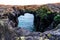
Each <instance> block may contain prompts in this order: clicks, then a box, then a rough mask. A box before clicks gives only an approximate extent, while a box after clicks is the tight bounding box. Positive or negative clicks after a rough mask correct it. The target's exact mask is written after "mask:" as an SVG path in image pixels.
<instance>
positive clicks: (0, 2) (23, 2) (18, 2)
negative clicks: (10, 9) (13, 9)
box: [0, 0, 60, 5]
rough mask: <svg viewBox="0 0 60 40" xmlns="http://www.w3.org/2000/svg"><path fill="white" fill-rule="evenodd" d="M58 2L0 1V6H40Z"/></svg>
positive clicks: (39, 0)
mask: <svg viewBox="0 0 60 40" xmlns="http://www.w3.org/2000/svg"><path fill="white" fill-rule="evenodd" d="M58 2H60V0H0V4H5V5H32V4H37V5H42V4H48V3H58Z"/></svg>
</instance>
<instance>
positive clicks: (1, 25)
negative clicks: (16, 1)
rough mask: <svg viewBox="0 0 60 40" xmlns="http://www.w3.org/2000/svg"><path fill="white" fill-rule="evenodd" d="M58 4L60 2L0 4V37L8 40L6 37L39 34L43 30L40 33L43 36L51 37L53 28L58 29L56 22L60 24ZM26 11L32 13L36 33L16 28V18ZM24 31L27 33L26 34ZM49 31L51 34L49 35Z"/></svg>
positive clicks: (59, 7) (10, 39)
mask: <svg viewBox="0 0 60 40" xmlns="http://www.w3.org/2000/svg"><path fill="white" fill-rule="evenodd" d="M59 5H60V4H47V5H42V6H38V5H28V6H17V5H15V6H10V5H0V35H1V36H0V39H1V40H3V39H4V38H5V40H8V39H9V40H15V38H16V37H19V36H29V35H30V36H34V35H35V36H40V32H44V33H42V35H44V36H45V37H44V38H51V37H52V35H53V34H52V33H51V32H53V31H54V30H55V29H58V28H56V27H57V25H58V24H60V6H59ZM26 12H28V13H32V14H33V15H34V26H35V27H34V28H35V32H36V33H35V32H30V31H28V30H24V29H21V28H17V25H18V19H17V18H18V17H19V16H20V15H24V13H26ZM48 30H49V31H48ZM50 30H52V31H50ZM45 31H46V32H45ZM47 31H48V32H47ZM26 32H28V33H27V34H26ZM49 33H50V34H52V35H51V37H50V34H49ZM45 34H46V35H45ZM48 34H49V35H48ZM54 34H55V33H54ZM55 35H57V34H55ZM6 36H7V38H6ZM12 37H13V38H14V39H13V38H12ZM54 38H55V37H54ZM51 39H53V38H51ZM56 39H57V38H56ZM33 40H34V39H33Z"/></svg>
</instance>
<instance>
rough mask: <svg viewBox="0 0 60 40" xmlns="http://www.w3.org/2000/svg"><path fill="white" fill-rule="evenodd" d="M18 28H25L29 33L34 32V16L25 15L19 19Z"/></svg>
mask: <svg viewBox="0 0 60 40" xmlns="http://www.w3.org/2000/svg"><path fill="white" fill-rule="evenodd" d="M18 21H19V22H18V27H21V28H24V29H26V30H28V31H33V29H34V25H33V24H34V15H33V14H30V13H25V14H24V16H23V15H21V16H19V17H18Z"/></svg>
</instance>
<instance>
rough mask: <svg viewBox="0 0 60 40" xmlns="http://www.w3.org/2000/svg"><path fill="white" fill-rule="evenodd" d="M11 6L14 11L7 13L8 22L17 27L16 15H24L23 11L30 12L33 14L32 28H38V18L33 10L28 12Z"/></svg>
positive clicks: (36, 29)
mask: <svg viewBox="0 0 60 40" xmlns="http://www.w3.org/2000/svg"><path fill="white" fill-rule="evenodd" d="M12 8H13V10H14V12H13V13H9V15H8V18H9V22H10V25H11V26H12V27H17V25H18V17H19V16H20V15H24V14H25V13H30V14H33V16H34V29H35V31H38V30H39V24H40V22H39V21H40V18H38V17H37V16H36V12H35V11H31V12H29V11H24V10H21V9H19V10H18V9H16V8H15V7H12Z"/></svg>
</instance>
